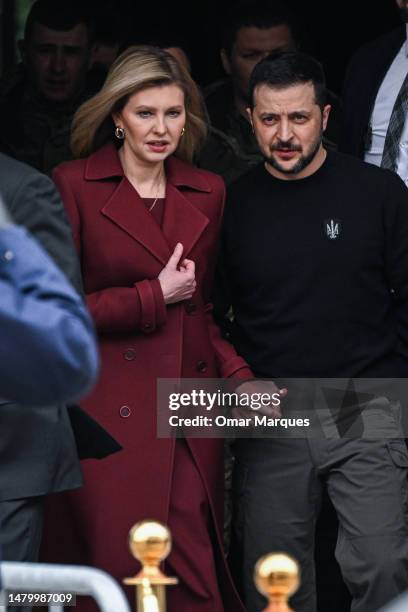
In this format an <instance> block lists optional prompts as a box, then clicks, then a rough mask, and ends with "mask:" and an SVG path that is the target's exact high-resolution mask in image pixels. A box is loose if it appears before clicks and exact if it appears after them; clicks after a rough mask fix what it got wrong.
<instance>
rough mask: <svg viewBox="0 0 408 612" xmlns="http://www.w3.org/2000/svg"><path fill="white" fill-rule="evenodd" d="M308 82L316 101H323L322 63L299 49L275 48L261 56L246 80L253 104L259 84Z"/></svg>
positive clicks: (281, 86) (283, 85)
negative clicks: (278, 49)
mask: <svg viewBox="0 0 408 612" xmlns="http://www.w3.org/2000/svg"><path fill="white" fill-rule="evenodd" d="M303 83H311V84H312V85H313V88H314V91H315V100H316V104H318V105H319V106H320V108H323V106H324V105H325V104H326V79H325V76H324V71H323V67H322V65H321V64H320V62H318V61H317V60H316V59H314V58H313V57H311V56H310V55H306V53H301V52H299V51H274V52H273V53H271V54H270V55H268V57H266V58H265V59H263V60H261V61H260V62H259V64H257V65H256V66H255V68H254V70H253V71H252V74H251V78H250V80H249V101H250V106H251V108H253V106H254V91H255V88H256V87H258V85H269V86H270V87H273V88H275V89H285V88H286V87H290V86H292V85H300V84H303Z"/></svg>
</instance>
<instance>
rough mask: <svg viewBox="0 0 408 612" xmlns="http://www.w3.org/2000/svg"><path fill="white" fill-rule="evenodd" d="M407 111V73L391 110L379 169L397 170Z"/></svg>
mask: <svg viewBox="0 0 408 612" xmlns="http://www.w3.org/2000/svg"><path fill="white" fill-rule="evenodd" d="M407 110H408V73H407V74H406V76H405V79H404V82H403V83H402V85H401V89H400V90H399V92H398V96H397V99H396V100H395V104H394V108H393V109H392V113H391V117H390V122H389V124H388V129H387V134H386V136H385V142H384V151H383V156H382V160H381V167H382V168H388V169H389V170H394V172H396V170H397V161H398V152H399V143H400V140H401V134H402V130H403V129H404V123H405V119H406V116H407Z"/></svg>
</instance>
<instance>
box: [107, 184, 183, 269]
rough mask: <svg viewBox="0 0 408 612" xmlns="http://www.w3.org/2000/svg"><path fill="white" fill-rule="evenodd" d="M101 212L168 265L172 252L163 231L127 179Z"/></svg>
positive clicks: (118, 187)
mask: <svg viewBox="0 0 408 612" xmlns="http://www.w3.org/2000/svg"><path fill="white" fill-rule="evenodd" d="M101 212H102V214H103V215H105V217H108V219H110V220H111V221H113V222H114V223H116V225H118V226H119V227H120V228H122V229H123V230H124V231H125V232H127V233H128V234H129V235H130V236H132V238H134V239H135V240H137V241H138V242H140V244H142V245H143V246H144V247H145V248H146V249H147V250H148V251H150V253H151V254H152V255H154V256H155V257H156V259H158V260H159V261H160V262H161V263H162V264H163V265H166V263H167V261H168V259H169V257H170V255H171V252H170V248H169V245H168V243H167V242H166V239H165V237H164V235H163V231H162V230H161V229H160V227H159V226H158V224H157V223H156V221H155V220H154V219H153V217H152V216H151V214H150V213H149V211H148V210H147V209H146V206H145V204H144V202H143V201H142V199H141V198H140V196H139V194H138V193H137V191H136V190H135V189H134V188H133V187H132V185H131V184H130V183H129V181H128V180H127V179H126V178H125V177H123V178H122V180H121V181H120V183H119V184H118V186H117V188H116V189H115V191H114V193H113V194H112V196H111V197H110V198H109V200H108V201H107V203H106V204H105V206H104V207H103V208H102V211H101Z"/></svg>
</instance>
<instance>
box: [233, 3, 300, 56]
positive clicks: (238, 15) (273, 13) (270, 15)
mask: <svg viewBox="0 0 408 612" xmlns="http://www.w3.org/2000/svg"><path fill="white" fill-rule="evenodd" d="M281 25H286V26H287V28H288V29H289V31H290V33H291V35H292V38H293V40H294V41H295V43H297V41H298V39H299V32H298V24H297V22H296V19H295V15H294V12H293V11H292V10H291V8H290V6H288V1H287V0H241V2H238V4H236V5H235V4H234V6H233V7H231V8H230V10H229V11H228V12H227V14H226V15H225V17H224V19H223V25H222V31H221V48H222V49H224V50H225V52H226V53H227V55H228V56H230V55H231V51H232V47H233V46H234V43H235V40H236V37H237V32H238V30H240V29H241V28H249V27H255V28H259V29H267V28H273V27H277V26H281Z"/></svg>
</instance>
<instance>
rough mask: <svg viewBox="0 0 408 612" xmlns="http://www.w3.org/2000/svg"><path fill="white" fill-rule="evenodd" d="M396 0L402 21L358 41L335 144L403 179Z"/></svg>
mask: <svg viewBox="0 0 408 612" xmlns="http://www.w3.org/2000/svg"><path fill="white" fill-rule="evenodd" d="M396 5H397V8H398V10H399V12H400V15H401V18H402V21H403V23H402V24H401V25H400V26H399V27H398V28H396V29H394V30H393V31H392V32H388V33H387V34H385V35H383V36H381V38H378V39H376V40H374V41H373V42H370V43H368V44H366V45H364V47H362V48H361V49H360V50H359V51H358V52H357V53H356V55H355V56H354V57H353V58H352V60H351V62H350V65H349V67H348V70H347V74H346V78H345V82H344V89H343V102H344V115H343V130H342V134H341V143H340V148H341V150H342V151H344V152H345V153H350V154H352V155H356V156H357V157H360V158H361V159H364V160H365V161H367V162H369V163H371V164H375V165H376V166H381V167H383V168H388V169H389V170H393V171H394V172H397V173H398V174H399V176H400V177H401V178H402V179H403V180H404V181H405V183H406V184H408V123H407V122H406V115H407V109H408V105H407V99H408V40H407V22H408V1H407V0H396Z"/></svg>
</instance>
